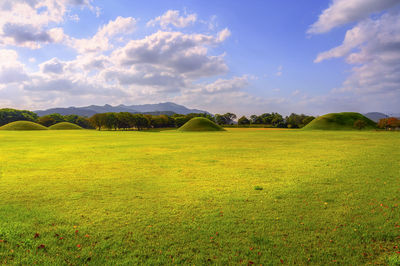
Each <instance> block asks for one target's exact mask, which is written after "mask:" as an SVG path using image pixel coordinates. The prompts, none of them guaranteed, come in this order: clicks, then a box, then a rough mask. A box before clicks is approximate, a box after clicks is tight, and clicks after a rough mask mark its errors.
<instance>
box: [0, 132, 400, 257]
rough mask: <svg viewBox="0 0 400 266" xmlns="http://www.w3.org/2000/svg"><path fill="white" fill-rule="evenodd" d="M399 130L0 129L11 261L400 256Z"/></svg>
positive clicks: (3, 244)
mask: <svg viewBox="0 0 400 266" xmlns="http://www.w3.org/2000/svg"><path fill="white" fill-rule="evenodd" d="M399 147H400V134H399V133H398V132H376V131H370V132H357V131H352V132H350V131H343V132H332V131H301V130H260V129H228V131H226V132H210V133H204V132H199V133H197V132H178V131H162V132H132V131H131V132H123V131H119V132H113V131H104V132H103V131H101V132H98V131H89V130H80V131H35V132H18V131H0V263H10V264H14V263H15V264H33V263H38V264H72V265H78V264H85V263H86V264H94V265H101V264H112V265H116V264H126V265H129V264H239V263H242V264H244V265H246V264H253V263H254V264H263V265H269V264H271V265H278V264H281V263H283V264H294V263H297V264H307V263H309V264H320V265H322V264H336V263H338V264H349V265H350V264H351V265H357V264H365V263H382V264H389V263H392V264H396V263H400V254H399V252H400V207H399V204H400V149H399Z"/></svg>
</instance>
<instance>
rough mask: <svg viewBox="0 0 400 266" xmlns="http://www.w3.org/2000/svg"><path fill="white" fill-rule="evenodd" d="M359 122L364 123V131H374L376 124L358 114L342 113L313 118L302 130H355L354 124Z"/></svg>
mask: <svg viewBox="0 0 400 266" xmlns="http://www.w3.org/2000/svg"><path fill="white" fill-rule="evenodd" d="M357 120H361V121H363V122H364V123H365V127H364V128H363V129H364V130H372V129H376V123H375V122H374V121H372V120H370V119H369V118H367V117H365V116H363V115H362V114H360V113H354V112H343V113H330V114H326V115H323V116H320V117H317V118H315V119H314V120H313V121H311V122H310V123H309V124H308V125H307V126H305V127H304V128H303V129H304V130H315V129H317V130H357V128H356V127H355V126H354V123H355V122H356V121H357Z"/></svg>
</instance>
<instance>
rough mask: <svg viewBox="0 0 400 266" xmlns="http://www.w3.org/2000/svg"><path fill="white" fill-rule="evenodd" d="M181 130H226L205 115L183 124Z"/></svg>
mask: <svg viewBox="0 0 400 266" xmlns="http://www.w3.org/2000/svg"><path fill="white" fill-rule="evenodd" d="M178 130H179V131H225V129H223V128H222V127H220V126H219V125H217V124H215V123H214V122H212V121H210V120H209V119H207V118H204V117H195V118H192V119H190V120H189V121H188V122H186V123H185V124H184V125H183V126H181V127H180V128H179V129H178Z"/></svg>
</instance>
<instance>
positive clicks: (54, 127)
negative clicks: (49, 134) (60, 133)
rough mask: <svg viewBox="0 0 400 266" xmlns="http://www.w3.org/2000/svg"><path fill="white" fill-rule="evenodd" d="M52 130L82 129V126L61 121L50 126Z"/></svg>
mask: <svg viewBox="0 0 400 266" xmlns="http://www.w3.org/2000/svg"><path fill="white" fill-rule="evenodd" d="M49 129H51V130H76V129H82V128H81V127H80V126H78V125H75V124H72V123H69V122H60V123H57V124H55V125H52V126H50V127H49Z"/></svg>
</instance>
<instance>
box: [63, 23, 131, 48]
mask: <svg viewBox="0 0 400 266" xmlns="http://www.w3.org/2000/svg"><path fill="white" fill-rule="evenodd" d="M135 27H136V19H134V18H132V17H127V18H123V17H117V18H116V19H115V20H112V21H109V22H108V24H106V25H104V26H102V27H100V28H99V30H98V31H97V33H96V34H95V35H94V36H93V37H92V38H90V39H71V40H70V41H69V43H70V45H71V46H72V47H74V48H75V49H77V50H78V51H79V52H80V53H91V52H102V51H107V50H110V49H112V48H113V46H112V44H111V43H110V41H111V40H112V38H113V37H115V36H118V35H126V34H130V33H132V32H133V31H134V30H135Z"/></svg>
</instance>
